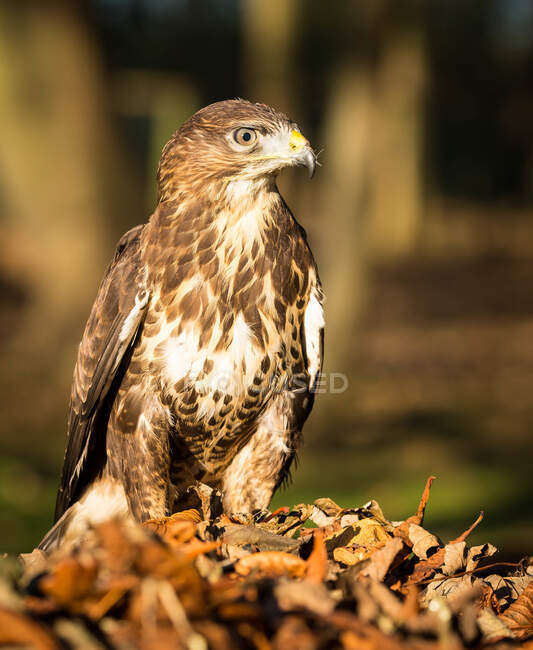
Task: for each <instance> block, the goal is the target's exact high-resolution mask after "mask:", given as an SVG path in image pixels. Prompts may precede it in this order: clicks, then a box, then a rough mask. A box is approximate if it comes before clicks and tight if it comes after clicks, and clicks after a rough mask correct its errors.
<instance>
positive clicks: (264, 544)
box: [222, 524, 300, 551]
mask: <svg viewBox="0 0 533 650" xmlns="http://www.w3.org/2000/svg"><path fill="white" fill-rule="evenodd" d="M222 542H223V543H224V544H231V545H236V546H244V545H245V544H251V545H253V546H255V547H257V548H258V549H259V550H260V551H295V550H296V549H297V548H298V547H299V546H300V541H299V540H297V539H291V538H289V537H283V536H282V535H276V534H275V533H271V532H269V531H268V530H263V529H262V528H260V527H259V526H238V525H235V524H231V525H229V526H226V529H225V531H224V536H223V537H222Z"/></svg>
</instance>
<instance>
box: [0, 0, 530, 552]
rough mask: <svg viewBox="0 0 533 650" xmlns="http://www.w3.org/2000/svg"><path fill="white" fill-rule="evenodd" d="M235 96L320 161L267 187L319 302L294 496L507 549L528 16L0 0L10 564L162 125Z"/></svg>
mask: <svg viewBox="0 0 533 650" xmlns="http://www.w3.org/2000/svg"><path fill="white" fill-rule="evenodd" d="M236 96H240V97H246V98H249V99H253V100H257V101H262V102H266V103H270V104H272V105H273V106H275V107H277V108H279V109H281V110H283V111H285V112H286V113H288V114H290V115H291V116H292V117H293V118H294V119H295V120H297V121H298V122H299V124H300V126H301V128H302V130H303V132H304V133H305V134H306V135H307V136H308V137H309V138H310V140H311V141H312V143H313V144H314V146H315V148H316V149H317V150H320V151H321V154H320V162H321V163H322V167H321V168H320V169H319V170H318V173H317V175H316V177H315V178H314V179H313V181H312V182H309V181H308V180H307V178H306V175H305V173H304V172H302V171H301V170H294V171H290V172H286V173H284V174H283V176H282V177H281V179H280V186H281V188H282V190H283V192H284V194H285V196H286V198H287V201H288V203H289V205H290V206H291V207H292V208H293V210H294V212H295V213H296V215H297V216H298V218H299V220H300V221H301V222H302V223H303V225H304V226H305V228H306V229H307V231H308V234H309V238H310V241H311V245H312V247H313V250H314V252H315V255H316V257H317V259H318V263H319V266H320V269H321V273H322V279H323V282H324V285H325V289H326V293H327V296H328V302H327V320H328V332H327V341H326V371H327V372H337V373H345V374H346V375H347V377H348V379H349V386H348V390H346V391H345V392H343V393H336V394H326V395H320V396H319V399H318V400H317V404H316V407H315V411H314V413H313V415H312V417H311V419H310V421H309V424H308V426H307V427H306V444H305V448H304V450H303V452H302V454H301V457H300V464H299V467H298V469H297V470H296V471H295V473H294V482H293V483H292V485H291V486H290V487H289V488H288V489H287V490H285V491H284V492H281V493H279V494H278V495H277V496H276V499H275V504H276V505H281V504H292V503H298V502H301V501H307V502H308V501H309V500H311V499H314V498H316V497H321V496H329V497H331V498H333V499H335V500H337V501H338V502H339V503H340V504H342V505H358V504H362V503H364V502H365V501H367V500H368V499H370V498H375V499H378V500H379V501H380V502H381V505H382V507H383V509H384V511H385V512H386V514H387V515H388V516H389V517H390V518H393V519H400V518H403V517H405V516H406V515H408V514H410V513H412V512H413V510H414V509H415V508H416V504H417V502H418V497H419V494H420V492H421V490H422V487H423V484H424V481H425V479H426V477H427V476H428V475H429V474H436V475H437V476H438V482H437V483H435V485H434V488H433V492H432V497H431V501H430V507H429V511H428V514H427V523H428V525H429V526H431V527H432V528H434V529H435V530H436V531H437V532H438V533H440V534H441V535H442V536H443V537H444V538H446V537H455V536H456V535H457V534H458V533H459V532H460V531H461V530H463V529H464V528H466V527H467V526H468V525H469V524H470V523H471V522H472V521H473V520H474V519H475V517H476V516H477V514H478V512H479V510H482V509H483V510H484V511H485V520H484V522H483V524H482V526H481V527H480V529H479V530H478V531H477V532H476V534H475V539H478V540H479V539H482V540H483V541H486V540H490V541H492V542H494V543H496V544H497V545H498V546H500V547H503V548H504V550H505V555H506V556H507V557H509V558H511V557H512V556H516V555H519V554H521V553H526V552H531V551H532V550H533V544H532V543H531V534H532V533H533V519H532V516H533V498H532V497H533V495H532V490H531V475H532V460H533V459H532V451H533V441H532V435H531V434H532V431H531V430H532V423H533V295H532V286H533V2H531V0H427V1H426V2H424V1H423V0H365V1H364V2H363V1H356V0H353V1H343V0H339V1H336V2H324V0H268V1H267V0H241V1H238V0H210V1H207V0H92V1H86V2H84V3H81V2H72V1H67V0H65V1H64V2H61V1H59V0H57V1H54V0H47V1H46V2H43V1H42V0H41V1H37V0H36V1H34V2H32V1H29V0H18V1H17V2H11V1H7V0H5V1H2V2H0V136H1V137H0V239H1V249H0V250H1V254H0V304H1V314H2V316H1V320H0V346H1V348H0V349H1V355H0V408H1V413H2V417H1V418H0V531H1V535H0V550H2V551H26V550H29V549H31V548H32V547H33V546H34V545H35V544H36V543H37V542H38V541H39V539H40V537H41V535H42V534H43V533H44V532H45V530H46V529H47V527H48V526H49V524H50V522H51V518H52V511H53V502H54V498H55V490H56V486H57V481H58V475H59V470H60V465H61V461H62V456H63V449H64V443H65V415H66V409H67V403H68V394H69V386H70V381H71V375H72V370H73V366H74V361H75V356H76V348H77V344H78V342H79V339H80V337H81V334H82V331H83V326H84V322H85V319H86V318H87V315H88V312H89V308H90V306H91V304H92V301H93V299H94V295H95V292H96V289H97V285H98V283H99V281H100V278H101V276H102V274H103V271H104V268H105V265H106V263H107V261H108V259H109V257H110V255H111V254H112V250H113V248H114V245H115V242H116V241H117V239H118V238H119V236H120V235H121V234H122V232H124V231H125V230H126V229H128V228H129V227H131V226H132V225H134V224H137V223H140V222H142V221H145V220H146V219H147V218H148V216H149V215H150V213H151V211H152V210H153V207H154V201H155V196H156V186H155V170H156V165H157V160H158V157H159V153H160V151H161V148H162V146H163V144H164V143H165V141H166V140H167V139H168V137H169V136H170V135H171V133H172V132H173V131H174V130H175V129H176V128H177V127H178V126H179V125H180V124H181V123H182V122H183V121H184V120H185V119H186V118H187V117H188V116H189V115H190V114H192V113H193V112H194V111H195V110H196V109H198V108H200V107H201V106H203V105H205V104H207V103H210V102H212V101H216V100H220V99H226V98H232V97H236Z"/></svg>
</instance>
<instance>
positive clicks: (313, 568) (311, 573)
mask: <svg viewBox="0 0 533 650" xmlns="http://www.w3.org/2000/svg"><path fill="white" fill-rule="evenodd" d="M327 568H328V554H327V552H326V546H325V545H324V538H323V537H322V532H321V531H320V530H316V531H315V533H314V535H313V550H312V551H311V555H310V556H309V558H308V559H307V571H306V578H307V581H308V582H316V583H321V582H323V581H324V578H325V576H326V572H327Z"/></svg>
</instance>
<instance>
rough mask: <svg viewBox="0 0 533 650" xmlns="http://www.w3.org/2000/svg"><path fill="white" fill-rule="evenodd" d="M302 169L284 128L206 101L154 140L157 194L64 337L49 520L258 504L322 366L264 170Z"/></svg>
mask: <svg viewBox="0 0 533 650" xmlns="http://www.w3.org/2000/svg"><path fill="white" fill-rule="evenodd" d="M298 164H304V165H306V166H307V167H308V168H309V169H310V171H311V172H312V171H313V170H314V164H315V158H314V154H313V152H312V149H311V148H310V146H309V144H308V142H307V140H305V138H304V137H303V136H302V135H301V133H300V132H299V129H298V127H297V126H296V124H294V123H293V122H291V121H290V120H289V119H288V118H287V117H285V116H284V115H282V114H280V113H277V112H276V111H274V110H273V109H271V108H269V107H268V106H265V105H263V104H252V103H250V102H246V101H243V100H233V101H226V102H219V103H216V104H212V105H210V106H208V107H206V108H204V109H202V110H201V111H199V112H198V113H196V114H195V115H193V117H191V118H190V120H188V122H186V123H185V124H184V125H183V126H182V127H181V128H180V129H179V131H177V132H176V133H175V134H174V136H173V137H172V138H171V140H170V141H169V142H168V143H167V145H166V146H165V148H164V149H163V153H162V156H161V162H160V165H159V172H158V187H159V202H158V205H157V208H156V210H155V212H154V214H153V215H152V216H151V218H150V220H149V222H148V223H147V224H145V225H141V226H137V227H136V228H134V229H132V230H131V231H129V232H128V233H127V234H126V235H124V237H123V238H122V239H121V240H120V242H119V244H118V247H117V250H116V253H115V256H114V259H113V261H112V262H111V264H110V266H109V268H108V270H107V272H106V275H105V277H104V280H103V282H102V285H101V287H100V290H99V292H98V295H97V298H96V300H95V303H94V305H93V308H92V312H91V315H90V317H89V320H88V322H87V326H86V328H85V333H84V335H83V340H82V342H81V344H80V348H79V353H78V360H77V364H76V368H75V371H74V381H73V385H72V394H71V403H70V411H69V417H68V443H67V450H66V454H65V462H64V466H63V472H62V477H61V484H60V488H59V492H58V497H57V507H56V522H57V523H56V525H55V526H54V528H53V529H52V530H51V531H50V533H48V535H47V536H46V537H45V539H44V540H43V542H42V543H41V547H42V548H44V549H51V548H53V547H55V546H57V544H59V543H60V542H61V541H62V540H70V541H73V540H75V539H76V538H77V537H78V536H79V535H82V534H83V533H84V532H85V530H86V529H87V526H88V525H89V524H90V523H91V522H95V521H98V520H100V519H103V518H106V517H109V516H112V515H120V516H130V515H133V517H134V518H135V519H137V520H141V521H142V520H144V519H147V518H150V517H162V516H165V515H168V514H170V513H172V512H173V507H174V504H175V503H176V501H177V500H178V499H179V497H180V496H181V495H182V494H183V493H184V491H185V490H186V489H187V487H189V486H191V485H194V484H196V483H198V482H201V483H205V484H207V485H209V486H211V487H216V488H219V489H220V490H221V491H222V495H223V504H224V508H225V509H226V510H227V511H233V512H252V511H254V510H257V509H262V508H265V507H266V506H267V505H268V503H269V502H270V499H271V497H272V494H273V492H274V490H275V489H276V488H277V487H278V485H279V484H280V482H281V481H282V480H283V478H284V476H285V475H286V474H287V472H288V470H289V467H290V464H291V462H292V460H293V458H294V455H295V453H296V450H297V448H298V443H299V439H300V433H301V429H302V426H303V423H304V421H305V419H306V418H307V416H308V414H309V411H310V409H311V407H312V403H313V387H314V385H315V383H316V381H317V378H318V374H319V372H320V368H321V362H322V335H323V334H322V332H323V325H324V323H323V315H322V307H321V304H322V291H321V288H320V282H319V279H318V274H317V270H316V265H315V262H314V259H313V256H312V254H311V251H310V249H309V246H308V244H307V241H306V237H305V232H304V231H303V229H302V228H301V227H300V226H299V225H298V224H297V222H296V221H295V219H294V217H293V216H292V214H291V212H290V211H289V209H288V207H287V206H286V204H285V202H284V201H283V199H282V197H281V196H280V194H279V192H278V190H277V187H276V183H275V178H276V175H277V174H278V172H279V171H280V170H281V169H283V168H284V167H287V166H290V165H298Z"/></svg>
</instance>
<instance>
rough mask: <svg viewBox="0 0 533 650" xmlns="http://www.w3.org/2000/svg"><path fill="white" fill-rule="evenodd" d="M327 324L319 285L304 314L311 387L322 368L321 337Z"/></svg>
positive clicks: (312, 293)
mask: <svg viewBox="0 0 533 650" xmlns="http://www.w3.org/2000/svg"><path fill="white" fill-rule="evenodd" d="M325 324H326V323H325V320H324V309H323V307H322V302H321V300H320V294H319V292H318V290H317V287H313V289H312V291H311V297H310V298H309V302H308V304H307V307H306V310H305V314H304V333H305V351H306V355H307V371H308V372H309V377H310V382H309V384H310V388H311V389H312V388H313V387H314V386H315V383H316V381H317V379H318V375H319V373H320V370H321V367H320V366H321V351H320V339H321V335H322V330H323V329H324V326H325Z"/></svg>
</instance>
